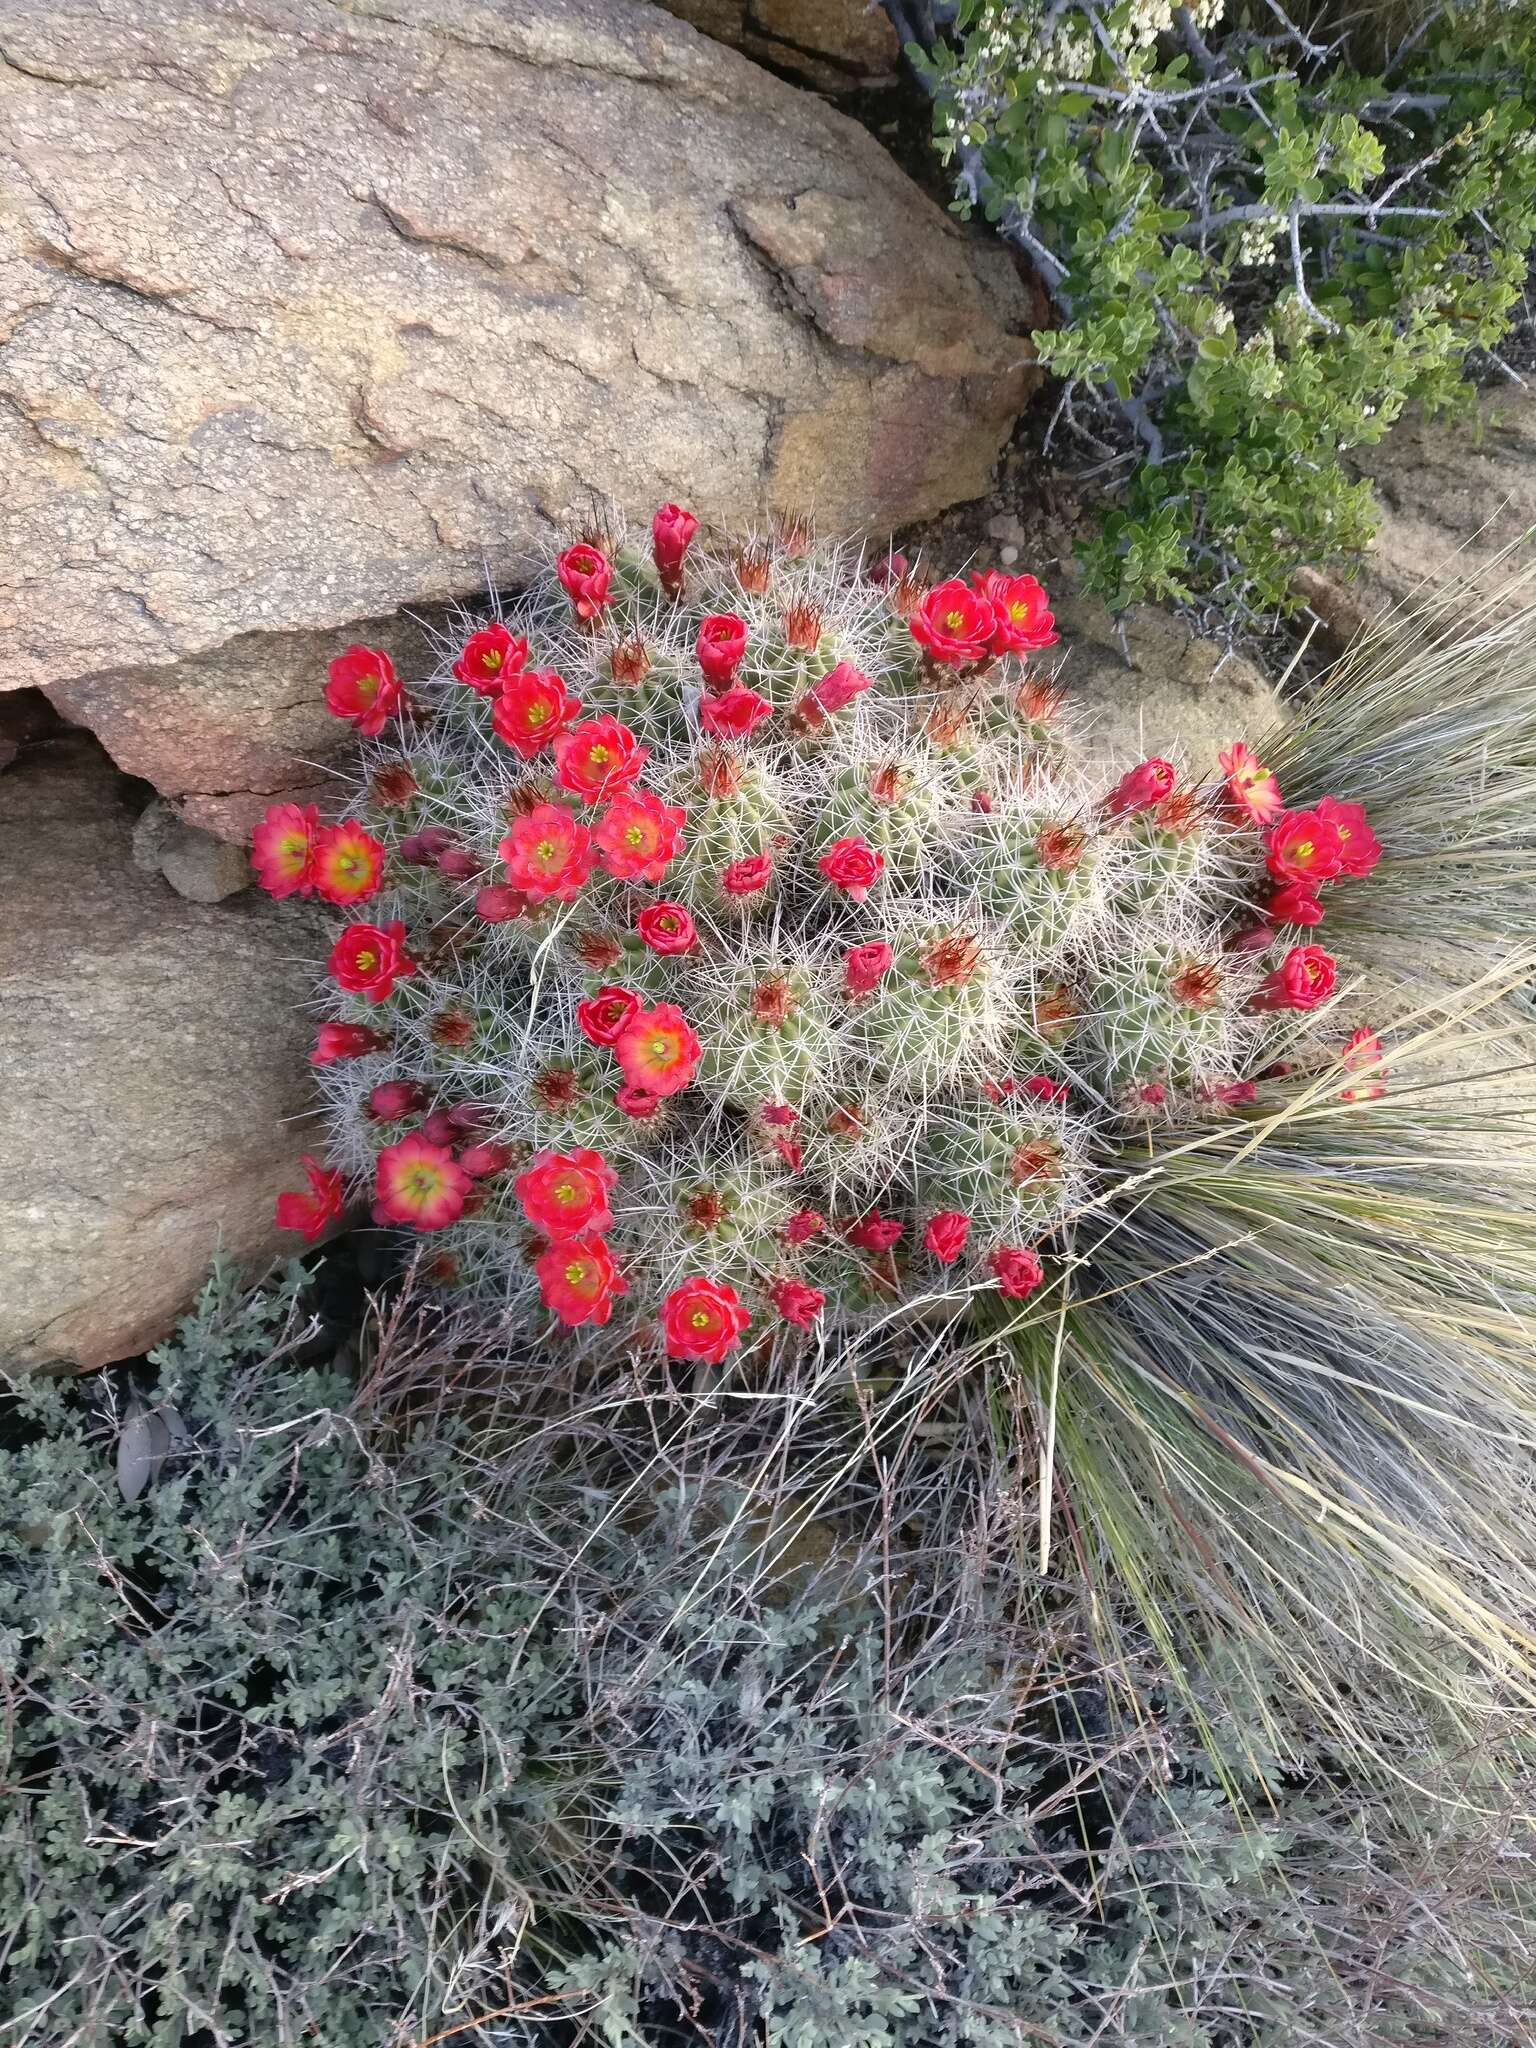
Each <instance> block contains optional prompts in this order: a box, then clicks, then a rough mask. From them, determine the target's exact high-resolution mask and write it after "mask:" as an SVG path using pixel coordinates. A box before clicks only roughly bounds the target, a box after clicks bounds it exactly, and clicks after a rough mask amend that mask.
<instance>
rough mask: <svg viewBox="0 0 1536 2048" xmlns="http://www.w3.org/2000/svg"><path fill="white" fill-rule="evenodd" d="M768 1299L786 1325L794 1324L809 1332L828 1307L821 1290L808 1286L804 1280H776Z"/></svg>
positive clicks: (770, 1289) (769, 1291)
mask: <svg viewBox="0 0 1536 2048" xmlns="http://www.w3.org/2000/svg"><path fill="white" fill-rule="evenodd" d="M768 1297H769V1299H770V1300H771V1301H772V1303H773V1305H774V1307H775V1308H776V1309H777V1310H778V1312H779V1314H780V1315H781V1316H782V1317H783V1318H784V1320H785V1322H786V1323H794V1324H795V1325H796V1327H797V1328H798V1329H802V1330H808V1329H809V1328H810V1327H811V1325H812V1323H814V1322H815V1320H816V1318H817V1317H818V1316H819V1315H820V1314H821V1312H822V1310H823V1309H824V1308H825V1307H826V1305H827V1297H826V1296H825V1295H824V1294H823V1293H822V1291H821V1289H820V1288H819V1287H810V1286H808V1285H807V1284H806V1282H805V1281H804V1280H791V1279H785V1280H775V1281H774V1283H773V1285H772V1287H770V1288H769V1290H768Z"/></svg>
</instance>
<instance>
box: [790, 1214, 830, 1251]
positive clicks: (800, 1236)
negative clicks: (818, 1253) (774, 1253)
mask: <svg viewBox="0 0 1536 2048" xmlns="http://www.w3.org/2000/svg"><path fill="white" fill-rule="evenodd" d="M826 1227H827V1219H826V1217H825V1216H823V1215H822V1213H821V1211H820V1210H819V1209H797V1210H796V1211H795V1213H794V1215H793V1216H791V1217H790V1219H789V1221H788V1222H787V1223H786V1224H785V1226H784V1228H783V1230H782V1231H780V1233H779V1235H780V1236H781V1237H782V1238H783V1240H784V1242H785V1243H786V1244H809V1243H810V1241H811V1239H812V1238H813V1237H820V1235H821V1233H822V1232H823V1231H824V1230H825V1229H826Z"/></svg>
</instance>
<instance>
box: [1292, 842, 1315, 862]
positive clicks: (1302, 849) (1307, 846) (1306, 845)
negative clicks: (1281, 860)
mask: <svg viewBox="0 0 1536 2048" xmlns="http://www.w3.org/2000/svg"><path fill="white" fill-rule="evenodd" d="M1296 855H1297V858H1298V859H1299V860H1310V859H1311V858H1312V841H1311V840H1310V839H1303V840H1302V841H1301V843H1300V844H1299V845H1298V847H1297V848H1296Z"/></svg>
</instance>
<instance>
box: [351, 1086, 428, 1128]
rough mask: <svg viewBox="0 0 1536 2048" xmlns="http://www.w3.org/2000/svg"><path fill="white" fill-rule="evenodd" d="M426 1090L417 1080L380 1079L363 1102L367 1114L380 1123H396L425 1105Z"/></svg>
mask: <svg viewBox="0 0 1536 2048" xmlns="http://www.w3.org/2000/svg"><path fill="white" fill-rule="evenodd" d="M426 1100H427V1094H426V1090H425V1089H424V1088H423V1087H422V1085H421V1083H420V1082H419V1081H381V1082H380V1083H379V1085H378V1087H377V1088H373V1089H370V1090H369V1093H368V1099H367V1101H366V1102H365V1103H364V1104H363V1107H364V1109H365V1110H366V1112H367V1113H368V1115H369V1116H371V1117H374V1118H375V1119H376V1120H377V1121H378V1122H379V1123H381V1124H397V1123H399V1121H400V1119H401V1118H402V1117H407V1116H410V1115H411V1114H412V1113H413V1112H414V1111H416V1110H418V1109H421V1108H423V1107H424V1106H425V1103H426Z"/></svg>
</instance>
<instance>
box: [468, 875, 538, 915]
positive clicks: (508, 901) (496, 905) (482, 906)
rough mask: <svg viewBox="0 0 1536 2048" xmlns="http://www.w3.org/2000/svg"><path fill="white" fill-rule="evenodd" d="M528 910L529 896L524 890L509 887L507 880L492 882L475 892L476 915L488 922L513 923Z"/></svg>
mask: <svg viewBox="0 0 1536 2048" xmlns="http://www.w3.org/2000/svg"><path fill="white" fill-rule="evenodd" d="M527 910H528V898H527V897H526V896H525V895H524V894H523V892H522V890H521V889H511V888H508V886H507V884H506V883H505V882H492V883H490V884H489V885H488V887H486V888H484V889H478V890H476V892H475V915H476V917H479V918H483V919H484V920H485V922H486V923H487V924H511V923H512V922H513V920H514V919H516V918H519V917H523V916H525V915H526V914H527Z"/></svg>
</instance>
